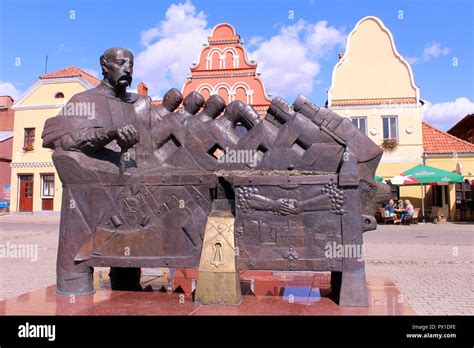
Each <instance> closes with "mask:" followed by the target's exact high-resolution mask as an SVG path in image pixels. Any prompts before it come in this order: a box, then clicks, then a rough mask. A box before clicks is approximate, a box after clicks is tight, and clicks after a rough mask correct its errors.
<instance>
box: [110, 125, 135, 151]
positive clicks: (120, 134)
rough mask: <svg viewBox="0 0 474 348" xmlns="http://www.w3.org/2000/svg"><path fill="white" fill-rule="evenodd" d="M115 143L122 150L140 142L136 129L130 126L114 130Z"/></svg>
mask: <svg viewBox="0 0 474 348" xmlns="http://www.w3.org/2000/svg"><path fill="white" fill-rule="evenodd" d="M115 135H116V138H117V143H118V144H119V146H120V147H121V148H122V149H123V148H126V149H129V148H131V147H132V146H133V145H135V144H137V143H138V142H139V141H140V136H139V134H138V131H137V129H136V128H135V127H134V126H133V125H131V124H128V125H125V126H120V127H118V128H117V129H116V130H115Z"/></svg>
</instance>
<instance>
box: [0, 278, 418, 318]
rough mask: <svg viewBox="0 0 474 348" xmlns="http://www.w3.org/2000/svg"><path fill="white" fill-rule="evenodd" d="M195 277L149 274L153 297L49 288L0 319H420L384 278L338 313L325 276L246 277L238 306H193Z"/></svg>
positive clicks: (99, 281) (7, 306)
mask: <svg viewBox="0 0 474 348" xmlns="http://www.w3.org/2000/svg"><path fill="white" fill-rule="evenodd" d="M196 275H197V271H196V270H194V269H181V270H177V271H176V272H175V274H174V277H172V278H171V277H168V276H166V275H165V276H156V275H153V270H151V271H150V270H146V271H144V272H143V275H142V285H143V287H144V288H147V289H148V290H149V291H144V292H127V291H111V290H110V284H109V280H108V276H107V272H105V271H102V272H99V273H98V274H96V275H95V288H96V293H95V294H94V295H88V296H62V295H57V294H56V292H55V290H56V286H55V285H51V286H49V287H47V288H42V289H38V290H35V291H32V292H29V293H26V294H23V295H20V296H17V297H13V298H11V299H7V300H3V301H0V315H416V313H415V312H414V311H413V309H412V308H411V307H410V305H409V304H408V302H407V301H406V299H404V298H403V296H400V295H401V294H400V291H399V290H398V288H397V287H396V286H395V284H394V283H393V282H392V281H391V280H390V279H389V278H386V277H381V276H368V277H367V287H368V293H369V307H340V306H338V305H337V304H336V303H335V302H334V301H333V300H331V299H330V298H329V297H327V294H328V293H329V290H330V273H327V272H291V273H290V272H271V271H243V272H241V273H240V277H241V287H242V294H243V296H242V303H241V304H240V305H239V306H217V305H200V304H195V303H193V291H194V288H195V279H196ZM168 278H171V279H168ZM171 290H173V291H171Z"/></svg>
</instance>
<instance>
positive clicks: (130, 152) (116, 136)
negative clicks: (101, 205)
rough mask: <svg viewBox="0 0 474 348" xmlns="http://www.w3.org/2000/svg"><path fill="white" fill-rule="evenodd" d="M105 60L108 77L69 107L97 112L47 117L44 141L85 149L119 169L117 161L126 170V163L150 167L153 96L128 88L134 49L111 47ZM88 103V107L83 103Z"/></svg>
mask: <svg viewBox="0 0 474 348" xmlns="http://www.w3.org/2000/svg"><path fill="white" fill-rule="evenodd" d="M100 65H101V68H102V74H103V76H104V78H103V80H102V81H101V83H100V84H99V85H98V86H97V87H95V88H92V89H90V90H87V91H85V92H82V93H79V94H76V95H74V96H73V97H72V98H71V99H70V100H69V102H68V103H67V104H66V105H65V107H64V109H63V110H93V113H92V114H89V115H79V114H72V115H71V113H70V112H68V116H61V114H62V113H60V116H58V117H55V118H52V119H49V120H47V122H46V124H45V129H44V132H43V136H42V137H43V141H44V146H45V147H49V148H53V149H58V148H62V149H63V150H67V151H78V152H82V153H84V154H86V155H87V156H88V157H89V158H93V159H98V160H101V161H106V162H109V163H110V164H111V165H112V166H110V170H112V171H116V169H114V166H115V168H116V167H118V168H119V170H120V172H123V171H125V169H126V167H147V166H150V164H151V163H152V162H153V156H152V137H151V99H150V98H149V97H147V96H142V95H139V94H136V93H129V92H127V90H126V89H127V87H128V86H130V85H131V83H132V75H133V54H132V52H130V51H129V50H127V49H124V48H110V49H108V50H106V51H105V52H104V54H102V55H101V57H100ZM84 103H87V106H88V107H87V108H78V107H77V106H78V105H86V104H84ZM150 162H151V163H150ZM116 172H118V171H116Z"/></svg>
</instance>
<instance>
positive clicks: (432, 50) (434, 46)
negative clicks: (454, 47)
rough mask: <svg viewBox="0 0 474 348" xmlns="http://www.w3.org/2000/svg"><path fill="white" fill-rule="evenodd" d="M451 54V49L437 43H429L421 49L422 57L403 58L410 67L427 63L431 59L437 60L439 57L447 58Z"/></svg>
mask: <svg viewBox="0 0 474 348" xmlns="http://www.w3.org/2000/svg"><path fill="white" fill-rule="evenodd" d="M450 52H451V49H450V48H448V47H444V46H443V45H441V44H440V43H439V42H435V41H433V42H431V43H428V44H426V45H425V48H424V49H423V55H422V57H421V58H420V57H418V56H412V57H405V59H406V60H407V62H408V63H410V64H411V65H413V64H418V63H421V62H428V61H430V60H431V58H438V57H440V56H447V55H448V54H449V53H450Z"/></svg>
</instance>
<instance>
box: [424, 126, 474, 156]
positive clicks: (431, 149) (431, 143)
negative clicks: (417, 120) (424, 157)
mask: <svg viewBox="0 0 474 348" xmlns="http://www.w3.org/2000/svg"><path fill="white" fill-rule="evenodd" d="M422 131H423V149H424V151H425V153H454V152H464V153H465V152H473V153H474V144H471V143H468V142H467V141H464V140H462V139H459V138H456V137H455V136H453V135H451V134H448V133H446V132H443V131H442V130H440V129H438V128H435V127H433V126H431V125H429V124H428V123H426V122H423V128H422Z"/></svg>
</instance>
